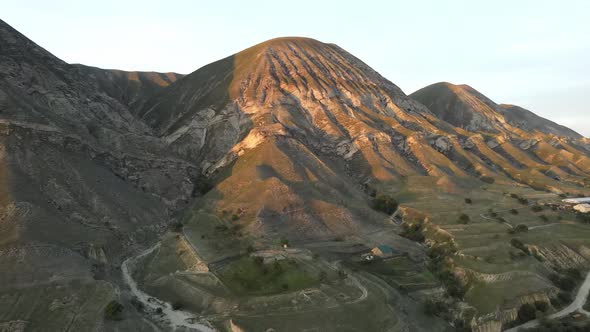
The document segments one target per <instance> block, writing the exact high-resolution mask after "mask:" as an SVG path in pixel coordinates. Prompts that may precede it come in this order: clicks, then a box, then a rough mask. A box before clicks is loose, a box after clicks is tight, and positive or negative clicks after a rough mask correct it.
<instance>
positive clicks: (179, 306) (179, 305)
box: [172, 301, 184, 310]
mask: <svg viewBox="0 0 590 332" xmlns="http://www.w3.org/2000/svg"><path fill="white" fill-rule="evenodd" d="M182 308H184V305H183V304H182V302H180V301H174V302H173V303H172V310H182Z"/></svg>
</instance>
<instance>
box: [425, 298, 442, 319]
mask: <svg viewBox="0 0 590 332" xmlns="http://www.w3.org/2000/svg"><path fill="white" fill-rule="evenodd" d="M422 308H423V310H424V313H425V314H427V315H428V316H437V315H439V314H441V313H443V312H444V311H445V309H446V305H445V304H444V302H441V301H434V300H431V299H428V300H426V301H425V302H424V304H423V306H422Z"/></svg>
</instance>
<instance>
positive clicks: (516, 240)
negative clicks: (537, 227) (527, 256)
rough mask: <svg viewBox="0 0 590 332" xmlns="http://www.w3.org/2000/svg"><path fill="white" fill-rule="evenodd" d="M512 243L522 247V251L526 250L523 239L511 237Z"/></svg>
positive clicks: (515, 246)
mask: <svg viewBox="0 0 590 332" xmlns="http://www.w3.org/2000/svg"><path fill="white" fill-rule="evenodd" d="M510 245H512V246H513V247H514V248H517V249H520V250H522V251H526V246H525V244H524V243H523V242H522V241H520V240H519V239H511V240H510Z"/></svg>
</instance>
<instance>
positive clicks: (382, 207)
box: [373, 195, 398, 215]
mask: <svg viewBox="0 0 590 332" xmlns="http://www.w3.org/2000/svg"><path fill="white" fill-rule="evenodd" d="M397 207H398V203H397V201H396V200H395V199H393V197H391V196H389V195H379V196H377V197H376V198H375V199H373V209H375V210H377V211H380V212H383V213H386V214H389V215H391V214H393V213H394V212H395V210H397Z"/></svg>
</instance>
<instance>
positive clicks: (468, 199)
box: [465, 198, 473, 204]
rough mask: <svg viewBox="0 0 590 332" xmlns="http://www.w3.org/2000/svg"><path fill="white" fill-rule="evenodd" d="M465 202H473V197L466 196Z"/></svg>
mask: <svg viewBox="0 0 590 332" xmlns="http://www.w3.org/2000/svg"><path fill="white" fill-rule="evenodd" d="M465 203H467V204H473V200H472V199H471V198H465Z"/></svg>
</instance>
